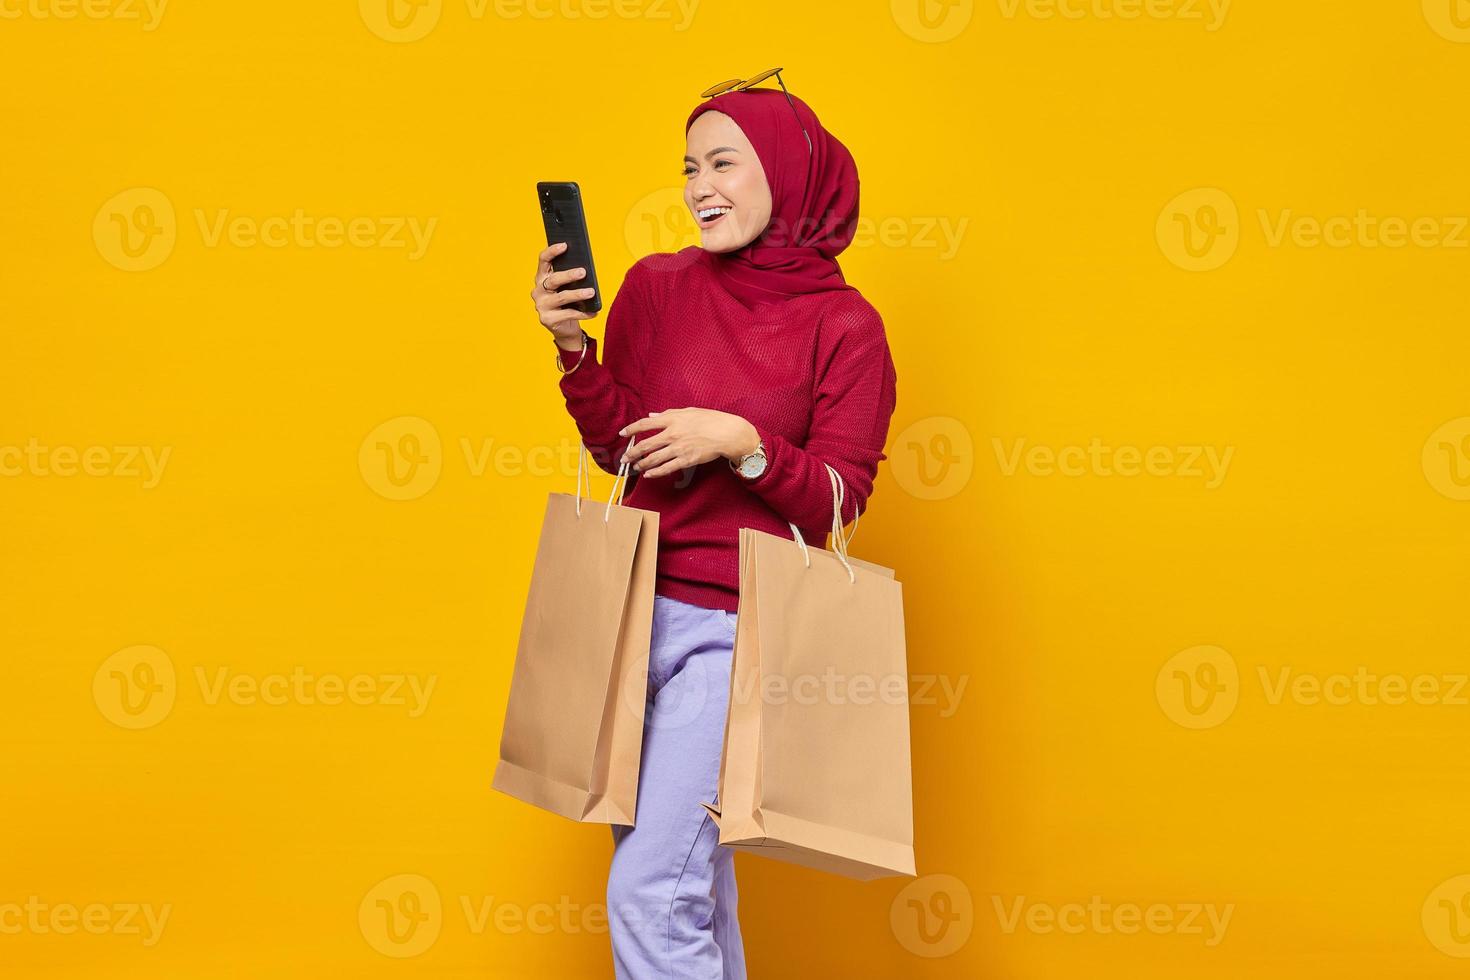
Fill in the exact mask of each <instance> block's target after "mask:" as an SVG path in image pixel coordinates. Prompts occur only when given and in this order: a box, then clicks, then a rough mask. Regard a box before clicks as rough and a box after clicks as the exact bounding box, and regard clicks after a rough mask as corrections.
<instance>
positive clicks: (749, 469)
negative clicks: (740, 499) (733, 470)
mask: <svg viewBox="0 0 1470 980" xmlns="http://www.w3.org/2000/svg"><path fill="white" fill-rule="evenodd" d="M765 471H766V458H765V457H764V456H751V457H749V458H748V459H745V460H742V461H741V463H740V475H741V476H743V477H746V478H748V479H752V480H753V479H755V478H756V477H758V476H760V475H761V474H762V473H764V472H765Z"/></svg>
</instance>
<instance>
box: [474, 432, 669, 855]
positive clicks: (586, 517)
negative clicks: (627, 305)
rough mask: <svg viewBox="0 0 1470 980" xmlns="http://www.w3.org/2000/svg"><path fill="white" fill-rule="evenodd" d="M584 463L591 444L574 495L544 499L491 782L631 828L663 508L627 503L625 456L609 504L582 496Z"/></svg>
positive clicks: (583, 817)
mask: <svg viewBox="0 0 1470 980" xmlns="http://www.w3.org/2000/svg"><path fill="white" fill-rule="evenodd" d="M628 446H629V448H632V446H633V440H630V441H629V443H628ZM588 469H589V467H588V466H587V447H586V445H585V444H584V445H583V446H582V449H581V453H580V455H579V458H578V463H577V493H576V494H575V495H572V494H565V493H553V494H551V495H550V497H549V499H548V500H547V501H546V517H545V519H544V521H543V522H542V525H541V542H540V544H539V546H538V547H537V550H536V564H535V568H534V570H533V571H532V573H531V588H530V592H529V594H528V595H527V597H526V611H525V616H524V617H523V619H522V621H521V635H520V642H519V645H518V647H517V650H516V663H515V672H514V673H513V674H512V675H511V683H510V701H509V703H508V705H507V707H506V711H505V727H504V729H503V730H502V732H501V736H500V761H499V764H498V765H497V766H496V768H495V778H494V780H493V783H492V785H493V786H494V787H495V788H496V789H498V790H500V791H501V792H503V793H507V794H509V795H511V796H514V797H516V798H517V799H520V800H524V801H525V802H527V803H530V804H532V805H534V806H538V807H541V808H543V809H546V810H550V811H551V812H553V813H559V814H561V815H562V816H564V817H569V818H570V819H572V820H579V821H584V822H587V823H614V824H628V825H630V826H631V825H632V823H633V816H634V814H635V813H636V812H637V799H638V764H639V759H640V757H641V755H642V751H643V707H644V703H645V701H646V687H642V686H643V685H646V684H647V682H648V681H647V677H648V674H647V671H648V645H649V640H650V637H651V633H652V629H653V592H654V574H655V571H656V563H657V558H658V513H657V512H655V511H648V510H639V509H637V508H634V507H624V506H622V491H623V489H624V488H626V486H627V480H628V466H627V464H624V465H623V466H622V467H621V468H620V469H619V470H618V476H617V479H616V480H615V481H614V483H613V493H612V495H611V496H610V497H609V499H608V502H607V506H606V507H601V506H595V505H594V504H593V502H592V501H591V500H584V499H583V497H582V492H581V491H582V480H583V476H584V473H586V472H587V471H588ZM587 490H588V492H587V496H588V497H591V490H592V483H591V478H590V476H589V477H588V479H587ZM635 687H637V688H639V689H637V690H634V689H633V688H635Z"/></svg>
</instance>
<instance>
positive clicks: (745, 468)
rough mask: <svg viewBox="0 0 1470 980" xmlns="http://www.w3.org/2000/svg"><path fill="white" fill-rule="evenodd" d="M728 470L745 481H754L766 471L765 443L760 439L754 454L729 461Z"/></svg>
mask: <svg viewBox="0 0 1470 980" xmlns="http://www.w3.org/2000/svg"><path fill="white" fill-rule="evenodd" d="M730 468H731V469H732V470H734V471H735V472H736V473H738V474H740V475H741V476H742V477H744V478H745V479H747V480H754V479H755V478H756V477H758V476H760V475H761V474H762V473H764V472H765V471H766V443H765V440H764V439H762V440H761V442H760V444H759V445H757V446H756V447H755V451H754V452H750V453H746V454H745V455H744V456H741V457H740V458H739V459H732V460H730Z"/></svg>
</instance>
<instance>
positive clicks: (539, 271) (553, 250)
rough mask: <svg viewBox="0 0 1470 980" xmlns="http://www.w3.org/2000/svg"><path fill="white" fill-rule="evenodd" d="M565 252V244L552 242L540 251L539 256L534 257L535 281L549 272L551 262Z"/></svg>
mask: <svg viewBox="0 0 1470 980" xmlns="http://www.w3.org/2000/svg"><path fill="white" fill-rule="evenodd" d="M566 250H567V243H566V242H553V243H552V244H550V245H548V246H546V247H545V248H543V249H542V250H541V254H540V255H538V256H536V280H537V281H538V282H539V281H540V279H541V277H542V276H544V275H546V274H547V273H548V272H550V271H551V260H552V259H553V258H555V257H556V256H558V255H560V254H561V253H563V252H565V251H566Z"/></svg>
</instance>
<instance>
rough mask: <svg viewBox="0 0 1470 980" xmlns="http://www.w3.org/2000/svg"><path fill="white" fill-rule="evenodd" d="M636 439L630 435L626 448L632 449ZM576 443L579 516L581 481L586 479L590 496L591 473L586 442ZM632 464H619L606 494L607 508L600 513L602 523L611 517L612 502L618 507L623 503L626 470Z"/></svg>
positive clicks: (579, 516)
mask: <svg viewBox="0 0 1470 980" xmlns="http://www.w3.org/2000/svg"><path fill="white" fill-rule="evenodd" d="M637 441H638V437H637V436H630V437H629V438H628V448H629V449H632V448H633V443H635V442H637ZM578 445H579V446H580V450H579V451H578V453H577V517H578V518H581V516H582V481H583V479H586V481H587V496H588V497H591V496H592V473H591V470H590V468H589V467H588V466H587V443H585V442H582V443H579V444H578ZM625 455H626V452H625ZM632 466H633V464H632V463H623V464H622V465H620V466H619V467H618V475H617V477H616V478H615V479H614V480H613V488H612V493H610V494H608V498H607V510H605V511H604V512H603V514H602V523H604V524H606V523H607V522H608V521H609V520H610V519H611V518H612V509H613V504H614V503H616V504H617V505H618V506H619V507H621V506H622V505H623V491H624V490H626V489H628V472H629V470H630V469H631V468H632Z"/></svg>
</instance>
